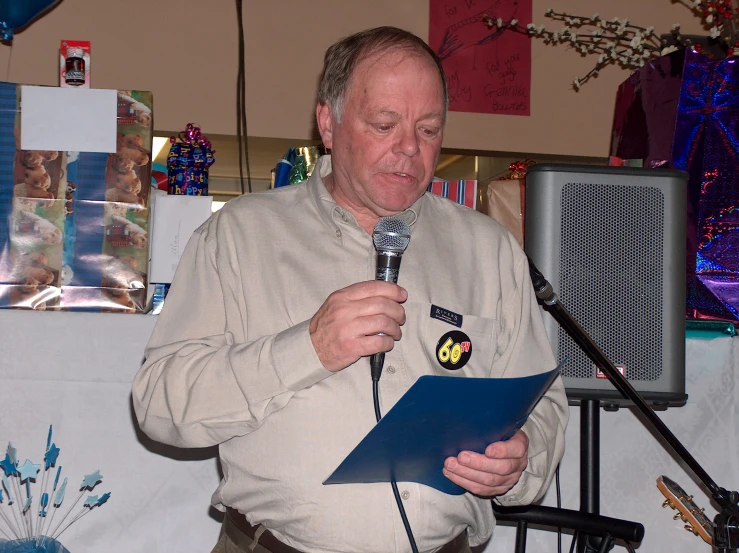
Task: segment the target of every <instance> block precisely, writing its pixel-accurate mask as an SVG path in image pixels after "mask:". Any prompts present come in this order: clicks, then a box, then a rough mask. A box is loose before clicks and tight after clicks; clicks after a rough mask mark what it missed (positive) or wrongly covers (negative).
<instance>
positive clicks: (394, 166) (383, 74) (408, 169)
mask: <svg viewBox="0 0 739 553" xmlns="http://www.w3.org/2000/svg"><path fill="white" fill-rule="evenodd" d="M444 115H445V114H444V93H443V89H442V85H441V79H440V77H439V72H438V69H437V68H436V66H435V64H434V63H433V61H432V60H431V59H429V58H428V57H427V56H422V55H419V54H417V53H414V52H406V51H389V52H384V53H381V54H375V55H373V56H370V57H368V58H366V59H364V60H362V61H361V62H360V63H359V64H358V65H357V67H356V69H355V71H354V74H353V76H352V78H351V80H350V81H349V86H348V90H347V93H346V98H345V101H344V110H343V113H342V114H341V121H337V120H336V118H335V117H334V115H333V113H332V112H331V110H330V108H329V106H326V105H319V106H318V108H317V116H318V125H319V128H320V130H321V136H322V138H323V142H324V144H325V146H326V147H327V148H330V149H331V154H332V155H331V160H332V166H333V169H332V177H331V178H330V179H329V180H328V182H327V187H328V188H329V191H330V192H331V194H332V196H333V197H334V199H335V200H336V202H337V203H338V204H339V205H341V206H342V207H344V208H346V209H348V210H349V211H351V212H352V213H353V214H354V215H355V216H356V217H357V219H358V220H359V222H360V224H363V223H364V224H363V226H365V228H366V226H367V225H371V224H373V221H376V220H377V218H379V217H385V216H388V215H394V214H396V213H399V212H401V211H403V210H404V209H406V208H408V207H409V206H410V205H412V204H413V203H414V202H415V201H416V200H417V199H418V198H420V197H421V196H422V195H423V193H424V191H425V190H426V188H427V187H428V185H429V182H431V179H432V178H433V173H434V169H435V168H436V164H437V162H438V160H439V151H440V149H441V141H442V134H443V127H444Z"/></svg>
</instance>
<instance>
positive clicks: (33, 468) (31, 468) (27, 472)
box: [18, 459, 41, 482]
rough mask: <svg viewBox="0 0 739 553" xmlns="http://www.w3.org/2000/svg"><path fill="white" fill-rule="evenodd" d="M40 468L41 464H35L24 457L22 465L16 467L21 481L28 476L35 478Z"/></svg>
mask: <svg viewBox="0 0 739 553" xmlns="http://www.w3.org/2000/svg"><path fill="white" fill-rule="evenodd" d="M40 469H41V465H35V464H33V463H32V462H31V460H30V459H26V462H25V463H23V466H22V467H20V468H19V469H18V473H19V474H20V475H21V482H25V481H26V480H28V479H29V478H31V479H33V480H36V475H37V474H38V471H39V470H40Z"/></svg>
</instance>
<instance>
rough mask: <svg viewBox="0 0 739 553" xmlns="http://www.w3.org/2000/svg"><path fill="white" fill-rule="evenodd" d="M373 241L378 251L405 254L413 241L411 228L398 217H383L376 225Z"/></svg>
mask: <svg viewBox="0 0 739 553" xmlns="http://www.w3.org/2000/svg"><path fill="white" fill-rule="evenodd" d="M372 241H373V242H374V243H375V249H376V250H378V251H383V250H384V251H391V252H396V253H403V252H404V251H405V249H406V248H407V247H408V243H409V242H410V241H411V227H409V226H408V223H406V222H405V221H403V219H399V218H397V217H383V218H382V219H380V220H379V221H378V222H377V224H376V225H375V229H374V231H373V232H372Z"/></svg>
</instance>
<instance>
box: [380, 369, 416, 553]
mask: <svg viewBox="0 0 739 553" xmlns="http://www.w3.org/2000/svg"><path fill="white" fill-rule="evenodd" d="M372 402H373V403H374V405H375V418H376V419H377V422H380V419H381V418H382V413H380V381H379V379H377V380H375V379H372ZM390 485H391V486H392V488H393V495H394V496H395V503H396V505H397V506H398V511H399V512H400V518H401V519H403V526H404V527H405V533H406V534H408V541H409V542H411V550H412V551H413V553H418V546H417V545H416V539H415V538H414V537H413V530H411V523H410V522H408V515H406V514H405V507H403V500H402V499H401V498H400V492H399V491H398V484H397V483H396V482H395V480H391V481H390Z"/></svg>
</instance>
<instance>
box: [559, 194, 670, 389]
mask: <svg viewBox="0 0 739 553" xmlns="http://www.w3.org/2000/svg"><path fill="white" fill-rule="evenodd" d="M561 208H562V210H561V213H562V219H561V221H562V228H561V247H560V272H559V283H558V287H559V295H560V297H561V299H562V303H563V304H564V305H565V306H567V309H568V310H569V311H570V312H571V313H572V315H573V316H574V317H575V319H576V320H577V321H578V322H579V323H580V325H581V326H582V327H583V328H584V329H585V330H586V331H587V332H588V334H590V336H591V337H592V338H593V340H594V341H595V343H596V344H598V346H599V347H600V348H601V350H603V352H604V353H605V354H606V356H607V357H608V358H609V359H610V360H611V361H612V362H613V363H614V365H617V366H623V367H625V376H626V378H627V379H628V380H658V379H659V378H660V375H661V372H662V334H663V332H662V330H663V329H662V312H663V309H662V301H663V299H662V263H663V248H664V244H663V238H662V234H663V229H664V197H663V195H662V192H661V191H660V190H659V189H657V188H652V187H645V186H621V185H601V184H590V183H567V184H565V185H564V187H563V188H562V206H561ZM558 339H559V348H558V351H559V356H560V361H561V360H562V359H565V358H567V363H565V365H564V367H563V371H562V375H563V376H568V377H573V378H594V377H595V366H594V364H593V362H592V361H591V360H590V359H589V358H588V357H587V356H586V355H585V354H584V353H583V352H582V350H581V349H580V348H579V346H577V345H576V344H575V342H574V341H573V340H572V338H570V336H569V335H568V334H567V333H566V332H565V331H564V330H561V329H560V331H559V338H558Z"/></svg>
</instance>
